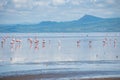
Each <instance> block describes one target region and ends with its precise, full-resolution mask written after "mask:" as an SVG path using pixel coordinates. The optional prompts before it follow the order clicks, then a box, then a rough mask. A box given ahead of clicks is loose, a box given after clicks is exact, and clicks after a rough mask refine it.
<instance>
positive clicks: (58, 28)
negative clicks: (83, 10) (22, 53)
mask: <svg viewBox="0 0 120 80" xmlns="http://www.w3.org/2000/svg"><path fill="white" fill-rule="evenodd" d="M0 32H120V18H100V17H95V16H91V15H85V16H83V17H82V18H80V19H78V20H73V21H68V22H52V21H44V22H40V23H38V24H31V25H29V24H27V25H22V24H16V25H0Z"/></svg>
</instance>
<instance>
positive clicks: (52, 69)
mask: <svg viewBox="0 0 120 80" xmlns="http://www.w3.org/2000/svg"><path fill="white" fill-rule="evenodd" d="M4 38H5V39H6V40H5V42H4V45H2V43H1V46H0V76H9V75H24V74H35V73H36V74H42V73H69V72H78V73H80V74H79V75H78V76H75V75H74V76H73V77H74V78H75V77H79V76H81V77H94V76H98V77H99V76H102V77H103V76H120V68H119V67H120V53H119V52H120V33H27V34H26V33H1V34H0V42H1V41H2V40H3V39H4ZM28 38H31V39H32V46H31V45H30V42H29V40H28ZM13 39H15V40H21V43H20V44H19V43H18V42H16V41H15V43H14V45H13V46H12V45H11V44H10V43H11V41H12V40H13ZM36 40H39V43H38V44H36V43H35V41H36ZM43 40H44V41H43ZM77 41H80V42H79V43H77ZM104 41H105V43H104ZM19 46H20V47H19ZM36 46H37V48H35V47H36ZM82 72H86V75H83V74H82ZM91 73H93V74H91ZM69 77H70V76H69ZM62 79H64V78H62Z"/></svg>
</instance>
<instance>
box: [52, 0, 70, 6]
mask: <svg viewBox="0 0 120 80" xmlns="http://www.w3.org/2000/svg"><path fill="white" fill-rule="evenodd" d="M67 2H69V0H52V5H54V6H57V5H58V6H59V5H64V4H66V3H67Z"/></svg>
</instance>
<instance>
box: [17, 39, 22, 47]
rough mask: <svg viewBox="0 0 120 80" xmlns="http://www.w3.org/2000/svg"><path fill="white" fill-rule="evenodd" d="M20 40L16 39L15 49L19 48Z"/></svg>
mask: <svg viewBox="0 0 120 80" xmlns="http://www.w3.org/2000/svg"><path fill="white" fill-rule="evenodd" d="M21 42H22V40H20V39H16V43H18V44H17V46H16V49H17V48H21Z"/></svg>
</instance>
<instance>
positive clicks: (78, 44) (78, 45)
mask: <svg viewBox="0 0 120 80" xmlns="http://www.w3.org/2000/svg"><path fill="white" fill-rule="evenodd" d="M77 47H78V48H79V47H80V40H79V41H77Z"/></svg>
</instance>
